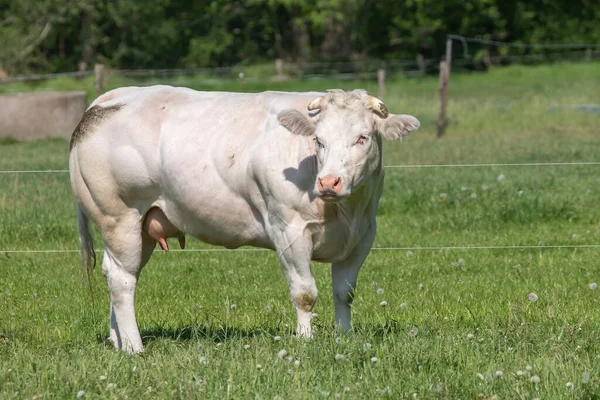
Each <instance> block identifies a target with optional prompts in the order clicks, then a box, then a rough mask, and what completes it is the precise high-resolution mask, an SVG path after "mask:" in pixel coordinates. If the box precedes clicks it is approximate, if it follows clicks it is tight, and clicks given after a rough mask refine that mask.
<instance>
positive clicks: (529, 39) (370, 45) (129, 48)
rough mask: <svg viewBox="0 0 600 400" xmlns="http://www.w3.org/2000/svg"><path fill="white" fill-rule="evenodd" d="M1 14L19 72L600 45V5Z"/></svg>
mask: <svg viewBox="0 0 600 400" xmlns="http://www.w3.org/2000/svg"><path fill="white" fill-rule="evenodd" d="M0 16H2V17H0V48H2V52H0V65H1V66H2V67H3V68H4V69H5V70H6V71H8V72H9V73H11V74H14V73H26V72H28V71H46V72H58V71H72V70H76V69H77V68H78V66H79V63H80V62H84V63H85V65H84V66H87V67H88V68H90V67H91V65H92V64H93V63H95V62H102V63H105V64H108V65H109V66H111V67H113V68H121V69H123V68H126V69H131V68H177V67H185V66H187V67H205V66H223V65H234V64H238V63H246V64H247V63H252V62H256V61H259V60H264V59H271V60H272V59H274V58H277V57H279V58H285V59H289V60H293V61H301V62H306V61H308V60H310V59H323V60H349V59H354V58H379V59H414V58H415V56H416V55H417V54H422V55H423V56H425V57H426V58H434V59H437V58H439V57H441V56H442V55H443V54H444V52H445V39H446V35H448V34H449V33H458V34H462V35H465V36H477V37H481V38H485V39H495V40H501V41H509V42H522V43H598V42H600V25H598V23H597V21H598V20H599V19H600V9H599V8H598V7H597V6H596V2H595V1H594V0H578V1H576V4H574V3H573V2H572V1H566V0H560V1H551V0H536V1H528V0H507V1H505V0H474V1H467V2H465V1H459V0H445V1H435V0H409V1H397V0H377V1H374V0H309V1H300V0H234V1H232V0H203V1H195V2H191V3H190V2H188V1H184V0H160V1H153V2H151V3H145V2H139V1H135V0H120V1H111V2H101V1H98V0H81V1H77V2H73V1H68V0H0ZM477 50H478V49H477V48H475V47H474V50H473V53H476V51H477ZM486 50H489V51H491V52H492V53H495V52H499V51H502V50H498V49H495V48H490V49H486ZM524 52H531V50H522V51H515V54H520V53H524Z"/></svg>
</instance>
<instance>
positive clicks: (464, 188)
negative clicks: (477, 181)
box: [460, 186, 469, 192]
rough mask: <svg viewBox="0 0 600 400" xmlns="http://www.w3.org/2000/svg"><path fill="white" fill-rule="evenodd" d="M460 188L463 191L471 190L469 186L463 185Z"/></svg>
mask: <svg viewBox="0 0 600 400" xmlns="http://www.w3.org/2000/svg"><path fill="white" fill-rule="evenodd" d="M460 190H462V191H463V192H464V191H467V190H469V188H468V187H467V186H461V187H460Z"/></svg>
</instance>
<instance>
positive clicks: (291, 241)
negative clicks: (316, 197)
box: [275, 230, 317, 337]
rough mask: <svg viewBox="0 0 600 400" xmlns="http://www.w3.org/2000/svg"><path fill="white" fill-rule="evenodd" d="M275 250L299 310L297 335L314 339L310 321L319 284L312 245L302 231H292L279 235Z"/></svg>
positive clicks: (297, 312) (293, 300) (297, 311)
mask: <svg viewBox="0 0 600 400" xmlns="http://www.w3.org/2000/svg"><path fill="white" fill-rule="evenodd" d="M276 237H277V238H276V241H275V247H276V250H277V255H278V256H279V261H280V262H281V266H282V267H283V272H284V273H285V277H286V279H287V282H288V285H289V287H290V295H291V297H292V302H293V303H294V306H295V307H296V314H297V316H298V325H297V327H296V334H297V335H299V336H302V337H311V336H312V332H311V327H310V320H311V317H312V309H313V307H314V305H315V303H316V301H317V285H316V283H315V279H314V278H313V276H312V273H311V270H310V261H311V257H312V242H311V241H310V240H308V239H306V238H305V237H304V233H303V231H297V230H289V231H284V232H280V233H278V234H277V235H276Z"/></svg>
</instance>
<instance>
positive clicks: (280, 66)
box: [0, 34, 600, 85]
mask: <svg viewBox="0 0 600 400" xmlns="http://www.w3.org/2000/svg"><path fill="white" fill-rule="evenodd" d="M448 39H450V40H454V41H458V42H460V43H461V44H462V56H463V57H462V58H456V57H455V58H454V59H453V60H452V68H453V70H454V71H461V70H462V71H478V70H481V69H482V67H481V65H482V63H483V64H486V65H487V64H505V63H530V62H550V61H559V60H564V61H566V60H586V61H594V60H597V59H600V44H594V43H549V44H537V43H533V44H531V43H508V42H500V41H495V40H487V39H480V38H474V37H466V36H462V35H456V34H450V35H448ZM469 44H471V45H479V46H488V47H490V46H491V47H494V48H507V49H510V48H515V49H519V50H524V51H528V50H531V51H543V52H542V53H536V54H516V55H515V54H489V53H486V55H485V56H481V57H480V56H477V57H476V56H474V55H473V54H472V53H473V52H472V51H470V49H469ZM381 70H384V71H385V75H388V76H392V75H395V74H403V75H405V76H407V77H411V76H421V75H424V74H429V73H437V72H439V60H437V59H432V58H424V57H423V56H421V55H417V56H415V57H414V58H413V59H402V60H394V59H392V60H377V59H365V60H355V61H338V62H311V63H289V62H284V61H283V60H276V61H275V63H274V65H273V67H269V66H268V65H263V66H261V67H259V68H256V67H252V66H244V65H236V66H226V67H210V68H182V69H107V70H106V71H105V72H104V74H105V77H104V79H107V80H110V79H112V78H116V77H124V78H131V79H148V78H167V77H170V78H172V77H192V76H198V77H199V79H201V80H203V81H204V82H205V83H207V84H210V83H218V82H219V81H221V80H238V81H245V82H263V81H264V82H270V81H284V80H290V79H295V80H318V79H335V80H376V79H380V77H381V72H380V71H381ZM95 74H97V71H96V72H95V71H73V72H63V73H53V74H33V75H16V76H8V77H5V78H1V79H0V85H1V84H4V85H6V84H11V83H17V82H36V81H43V80H50V79H55V78H63V77H74V78H83V77H87V76H93V75H95Z"/></svg>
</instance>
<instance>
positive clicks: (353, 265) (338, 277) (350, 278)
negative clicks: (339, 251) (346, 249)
mask: <svg viewBox="0 0 600 400" xmlns="http://www.w3.org/2000/svg"><path fill="white" fill-rule="evenodd" d="M375 230H376V229H375V224H373V225H371V226H370V227H369V230H368V231H367V233H366V234H365V236H364V237H363V239H362V240H361V241H360V243H359V244H358V245H357V246H356V247H355V248H354V250H352V252H351V253H350V255H349V256H348V257H347V258H346V259H345V260H343V261H339V262H334V263H332V264H331V279H332V289H333V304H334V307H335V324H336V325H337V326H339V327H341V328H342V329H343V330H344V331H345V332H347V331H349V330H350V329H352V324H351V322H350V309H351V306H352V301H353V300H354V290H355V288H356V281H357V279H358V272H359V271H360V267H362V265H363V263H364V262H365V259H366V258H367V256H368V255H369V251H370V250H371V246H373V240H374V239H375Z"/></svg>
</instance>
